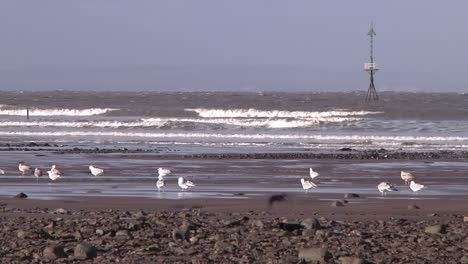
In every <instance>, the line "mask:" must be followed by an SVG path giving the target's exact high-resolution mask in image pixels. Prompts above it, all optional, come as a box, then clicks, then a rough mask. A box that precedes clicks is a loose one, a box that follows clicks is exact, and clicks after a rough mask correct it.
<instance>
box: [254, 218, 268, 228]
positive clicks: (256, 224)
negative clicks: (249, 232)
mask: <svg viewBox="0 0 468 264" xmlns="http://www.w3.org/2000/svg"><path fill="white" fill-rule="evenodd" d="M264 226H265V224H263V222H262V220H259V219H257V220H253V221H252V227H253V228H257V229H260V230H262V229H263V227H264Z"/></svg>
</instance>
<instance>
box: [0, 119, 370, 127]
mask: <svg viewBox="0 0 468 264" xmlns="http://www.w3.org/2000/svg"><path fill="white" fill-rule="evenodd" d="M357 120H361V119H360V118H354V117H329V118H316V119H308V120H287V119H234V118H216V119H201V118H147V119H141V120H138V121H126V122H123V121H73V122H69V121H50V120H44V121H42V120H31V121H0V127H33V126H34V127H69V128H82V127H83V128H84V127H100V128H106V127H108V128H119V127H163V126H169V127H177V126H180V125H182V124H183V123H197V124H212V125H225V126H237V127H266V128H299V127H313V126H317V125H319V124H320V123H334V122H338V123H339V122H347V121H357Z"/></svg>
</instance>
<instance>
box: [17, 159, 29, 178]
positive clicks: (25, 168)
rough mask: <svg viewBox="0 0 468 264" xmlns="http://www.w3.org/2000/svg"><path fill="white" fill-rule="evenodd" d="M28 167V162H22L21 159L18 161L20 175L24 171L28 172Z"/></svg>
mask: <svg viewBox="0 0 468 264" xmlns="http://www.w3.org/2000/svg"><path fill="white" fill-rule="evenodd" d="M30 169H31V166H30V165H29V164H26V163H24V162H23V161H22V162H20V163H19V165H18V170H19V171H21V173H22V176H24V174H25V173H28V172H29V170H30Z"/></svg>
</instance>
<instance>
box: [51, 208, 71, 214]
mask: <svg viewBox="0 0 468 264" xmlns="http://www.w3.org/2000/svg"><path fill="white" fill-rule="evenodd" d="M54 213H56V214H67V213H68V211H67V210H65V209H63V208H59V209H57V210H55V211H54Z"/></svg>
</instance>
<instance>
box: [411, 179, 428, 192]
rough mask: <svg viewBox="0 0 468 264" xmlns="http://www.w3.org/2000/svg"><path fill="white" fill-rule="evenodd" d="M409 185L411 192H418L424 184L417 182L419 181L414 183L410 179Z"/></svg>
mask: <svg viewBox="0 0 468 264" xmlns="http://www.w3.org/2000/svg"><path fill="white" fill-rule="evenodd" d="M409 187H410V189H411V190H412V191H413V192H418V191H420V190H421V189H423V188H424V187H425V186H424V185H422V184H419V183H415V182H414V181H411V183H410V186H409Z"/></svg>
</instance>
